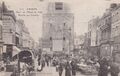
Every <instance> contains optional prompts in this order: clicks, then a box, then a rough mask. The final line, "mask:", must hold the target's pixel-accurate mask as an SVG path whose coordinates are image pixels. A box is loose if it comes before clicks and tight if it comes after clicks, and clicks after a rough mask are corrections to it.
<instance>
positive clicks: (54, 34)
mask: <svg viewBox="0 0 120 76" xmlns="http://www.w3.org/2000/svg"><path fill="white" fill-rule="evenodd" d="M73 38H74V16H73V14H72V13H71V12H70V11H69V8H68V7H67V5H66V4H65V3H62V2H55V3H49V5H48V11H47V13H46V14H44V15H43V39H44V40H43V41H42V43H43V48H50V50H52V51H66V52H69V51H70V50H73V44H74V39H73ZM57 44H59V45H57Z"/></svg>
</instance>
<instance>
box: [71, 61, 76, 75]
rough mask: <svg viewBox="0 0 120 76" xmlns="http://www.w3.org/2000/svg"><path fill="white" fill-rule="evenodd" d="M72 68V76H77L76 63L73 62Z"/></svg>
mask: <svg viewBox="0 0 120 76" xmlns="http://www.w3.org/2000/svg"><path fill="white" fill-rule="evenodd" d="M71 67H72V76H76V63H75V61H73V60H72V62H71Z"/></svg>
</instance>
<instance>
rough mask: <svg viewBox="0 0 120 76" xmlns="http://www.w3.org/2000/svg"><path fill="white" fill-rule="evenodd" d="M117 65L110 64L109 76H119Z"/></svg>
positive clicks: (114, 63)
mask: <svg viewBox="0 0 120 76" xmlns="http://www.w3.org/2000/svg"><path fill="white" fill-rule="evenodd" d="M119 71H120V70H119V65H118V64H117V63H116V62H111V64H110V74H111V76H118V74H119Z"/></svg>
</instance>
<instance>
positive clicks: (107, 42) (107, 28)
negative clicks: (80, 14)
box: [98, 9, 112, 57]
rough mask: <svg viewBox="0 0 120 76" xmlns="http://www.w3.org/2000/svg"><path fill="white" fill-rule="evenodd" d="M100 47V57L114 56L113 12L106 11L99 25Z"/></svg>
mask: <svg viewBox="0 0 120 76" xmlns="http://www.w3.org/2000/svg"><path fill="white" fill-rule="evenodd" d="M98 45H99V47H100V56H101V57H104V56H105V57H107V56H110V57H111V56H112V51H111V12H110V9H109V10H106V12H105V13H104V15H103V16H102V17H101V18H100V20H99V25H98Z"/></svg>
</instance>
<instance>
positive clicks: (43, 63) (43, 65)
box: [41, 58, 45, 71]
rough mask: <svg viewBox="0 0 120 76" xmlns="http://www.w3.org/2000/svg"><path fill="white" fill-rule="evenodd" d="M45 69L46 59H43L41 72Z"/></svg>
mask: <svg viewBox="0 0 120 76" xmlns="http://www.w3.org/2000/svg"><path fill="white" fill-rule="evenodd" d="M44 67H45V59H44V58H42V59H41V71H42V70H43V68H44Z"/></svg>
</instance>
